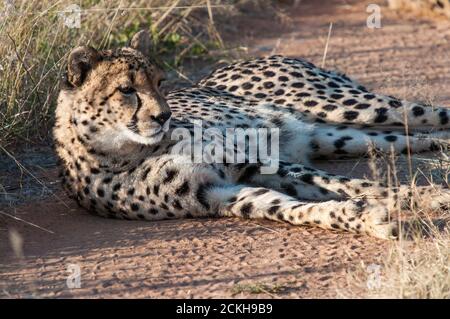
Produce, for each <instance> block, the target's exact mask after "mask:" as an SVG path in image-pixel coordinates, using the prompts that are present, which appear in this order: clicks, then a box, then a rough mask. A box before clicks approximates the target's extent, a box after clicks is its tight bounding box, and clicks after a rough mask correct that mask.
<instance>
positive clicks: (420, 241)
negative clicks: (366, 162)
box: [339, 150, 450, 299]
mask: <svg viewBox="0 0 450 319" xmlns="http://www.w3.org/2000/svg"><path fill="white" fill-rule="evenodd" d="M447 159H448V150H444V151H443V152H442V154H441V156H440V158H433V159H427V158H413V159H411V160H410V161H407V162H408V163H415V164H417V163H420V164H421V165H420V166H422V168H418V169H417V167H414V169H411V171H415V172H419V173H420V174H422V175H423V176H426V177H427V180H428V181H429V182H432V181H435V180H438V181H439V182H440V183H444V184H445V183H447V186H448V176H449V174H450V162H449V161H448V160H447ZM396 160H397V159H393V160H392V161H396ZM396 163H397V166H398V165H399V163H398V162H396ZM408 163H403V164H400V165H408ZM392 166H393V164H392V163H389V166H388V169H386V171H387V172H388V174H387V175H388V176H389V175H390V176H392V180H395V181H396V180H398V178H397V177H396V176H395V174H396V171H395V170H393V169H391V168H390V167H392ZM394 166H395V165H394ZM414 166H416V165H414ZM372 167H375V165H373V166H372ZM425 169H426V172H425ZM372 170H376V169H372ZM372 173H373V174H374V175H375V176H380V172H379V170H378V171H376V172H372ZM417 176H418V174H417V173H416V174H415V175H414V176H412V177H411V184H412V189H413V190H414V188H415V186H416V181H417ZM447 206H448V205H447ZM421 207H424V206H422V205H420V203H419V205H417V206H416V207H415V208H413V209H412V210H409V211H407V212H402V213H401V215H400V220H402V223H401V226H402V227H401V230H402V232H401V239H400V240H398V241H392V242H391V243H390V245H389V248H388V251H387V252H386V253H385V254H384V255H383V259H382V260H379V261H378V262H376V263H375V264H370V265H366V264H364V263H361V265H360V266H359V267H357V269H353V270H351V271H349V272H348V274H347V283H348V287H349V288H346V289H345V290H344V291H339V294H340V296H341V297H346V298H355V297H356V298H433V299H441V298H445V299H447V298H450V212H449V207H443V208H442V209H440V210H438V211H433V212H430V211H427V210H423V209H421Z"/></svg>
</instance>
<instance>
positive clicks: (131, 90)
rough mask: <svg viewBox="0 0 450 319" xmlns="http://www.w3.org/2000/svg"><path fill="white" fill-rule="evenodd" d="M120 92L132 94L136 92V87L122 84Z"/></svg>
mask: <svg viewBox="0 0 450 319" xmlns="http://www.w3.org/2000/svg"><path fill="white" fill-rule="evenodd" d="M118 89H119V91H120V93H122V94H124V95H131V94H133V93H134V92H136V90H135V89H134V88H132V87H131V86H120V87H119V88H118Z"/></svg>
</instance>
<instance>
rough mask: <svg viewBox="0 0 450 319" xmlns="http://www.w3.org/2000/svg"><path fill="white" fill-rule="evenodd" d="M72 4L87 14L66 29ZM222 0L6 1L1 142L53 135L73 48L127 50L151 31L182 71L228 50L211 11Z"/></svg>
mask: <svg viewBox="0 0 450 319" xmlns="http://www.w3.org/2000/svg"><path fill="white" fill-rule="evenodd" d="M73 3H76V4H77V5H79V6H80V8H81V10H82V11H81V24H80V27H79V28H69V27H67V26H66V25H65V24H64V19H63V17H62V15H64V14H66V15H67V14H69V13H67V12H65V11H66V10H67V7H68V6H69V5H71V4H73ZM220 3H221V2H220V0H219V1H217V0H216V1H214V3H212V1H205V0H192V1H182V0H169V1H163V0H146V1H144V0H136V1H131V0H114V1H107V0H81V1H80V0H77V1H73V0H59V1H50V0H19V1H8V0H5V1H2V2H0V43H1V46H0V145H2V146H4V147H6V146H9V145H11V144H13V143H14V144H17V143H23V142H29V141H36V140H42V139H45V138H46V137H48V132H49V129H50V128H51V126H52V115H53V109H54V106H55V97H56V94H57V93H58V90H59V88H58V84H59V82H60V79H61V77H62V74H63V70H64V62H65V58H66V55H67V54H68V52H69V50H70V49H71V48H73V47H76V46H78V45H92V46H94V47H97V48H106V47H112V46H117V45H123V44H124V43H126V42H127V41H128V40H129V39H130V36H131V35H132V34H133V33H134V32H136V31H137V30H139V29H141V28H148V29H149V30H150V31H151V33H152V36H153V40H154V43H155V47H154V50H155V53H157V54H158V56H164V57H166V61H168V64H169V65H172V66H176V65H177V64H178V63H179V62H180V60H182V59H183V58H185V57H191V56H198V55H201V54H203V53H205V52H206V51H207V50H208V47H209V46H216V47H217V46H220V45H221V40H220V37H218V35H217V32H215V28H214V25H213V23H212V21H213V20H212V19H213V15H212V12H213V10H216V9H217V8H216V7H214V5H215V4H220ZM199 6H200V7H204V9H202V8H198V7H199ZM208 6H209V8H208ZM205 7H206V8H205ZM83 10H84V11H83Z"/></svg>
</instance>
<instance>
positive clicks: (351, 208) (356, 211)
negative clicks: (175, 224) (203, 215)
mask: <svg viewBox="0 0 450 319" xmlns="http://www.w3.org/2000/svg"><path fill="white" fill-rule="evenodd" d="M208 197H209V199H210V200H211V201H212V202H213V203H216V205H217V207H218V211H219V215H221V216H238V217H243V218H265V219H270V220H275V221H280V222H288V223H290V224H293V225H311V226H317V227H320V228H323V229H335V230H344V231H349V232H353V233H358V234H359V233H361V234H367V235H370V236H373V237H377V238H383V239H390V238H395V237H396V236H397V235H398V224H397V223H396V222H392V221H390V218H389V214H388V210H387V208H386V207H384V206H383V205H373V204H368V203H367V202H366V201H363V200H359V201H352V200H346V201H334V200H330V201H325V202H320V203H314V202H303V201H299V200H297V199H295V198H293V197H290V196H288V195H285V194H282V193H279V192H277V191H274V190H271V189H268V188H258V187H246V186H243V185H238V186H229V187H223V186H220V187H214V188H212V189H210V191H209V192H208Z"/></svg>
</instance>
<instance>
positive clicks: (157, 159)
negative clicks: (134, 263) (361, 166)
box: [54, 32, 450, 238]
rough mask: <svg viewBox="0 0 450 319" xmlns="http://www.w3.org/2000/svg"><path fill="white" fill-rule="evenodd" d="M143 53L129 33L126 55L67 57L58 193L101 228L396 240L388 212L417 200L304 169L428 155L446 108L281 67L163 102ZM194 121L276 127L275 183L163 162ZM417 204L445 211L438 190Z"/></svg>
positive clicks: (248, 65) (426, 192) (157, 74)
mask: <svg viewBox="0 0 450 319" xmlns="http://www.w3.org/2000/svg"><path fill="white" fill-rule="evenodd" d="M148 43H149V41H148V38H147V35H146V33H145V32H140V33H138V34H137V35H136V36H135V37H134V38H133V40H132V41H131V46H130V47H125V48H121V49H118V50H116V51H97V50H95V49H93V48H88V47H79V48H76V49H74V50H73V51H72V52H71V54H70V56H69V61H68V68H67V86H66V87H65V88H63V89H62V90H61V93H60V96H59V99H58V107H57V110H56V124H55V128H54V136H55V144H56V149H57V153H58V155H59V157H60V158H61V160H62V167H63V170H62V180H63V184H64V186H65V188H66V189H67V191H68V192H69V193H70V194H71V195H72V196H73V197H74V198H75V199H76V200H77V201H78V202H79V203H80V205H81V206H83V207H85V208H87V209H88V210H89V211H91V212H94V213H96V214H99V215H102V216H107V217H114V218H122V219H145V220H161V219H171V218H192V217H201V216H240V217H243V218H267V219H272V220H276V221H282V222H288V223H291V224H294V225H315V226H318V227H322V228H324V229H340V230H345V231H350V232H356V233H364V234H368V235H371V236H376V237H380V238H390V237H391V236H395V235H396V232H397V230H396V224H395V223H393V222H391V221H390V220H389V218H388V209H389V207H388V204H389V203H392V202H394V203H399V204H406V203H408V202H409V199H410V198H413V197H414V198H415V197H417V196H416V195H417V194H413V193H412V192H411V191H409V189H408V188H407V187H400V188H388V187H386V186H385V185H382V184H380V183H378V182H372V181H368V180H360V179H351V178H347V177H344V176H336V175H333V174H330V173H327V172H323V171H320V170H317V169H315V168H313V167H311V165H310V162H309V161H310V159H312V158H315V157H326V158H333V157H342V156H346V157H355V156H364V155H365V154H366V153H367V150H368V147H369V145H372V146H375V147H376V148H378V149H380V150H382V151H390V150H391V149H393V150H395V151H397V152H405V151H406V150H407V147H409V148H410V150H411V151H413V152H419V151H426V150H430V149H434V148H435V147H436V145H437V144H436V139H444V140H448V138H449V135H450V131H449V129H450V123H449V117H450V111H449V109H447V108H444V107H431V106H429V105H424V104H421V103H411V102H407V101H402V100H399V99H396V98H394V97H389V96H384V95H380V94H375V93H372V92H369V91H368V90H367V89H366V88H364V87H363V86H361V85H360V84H358V83H356V82H354V81H352V80H351V79H349V78H348V77H347V76H345V75H343V74H338V73H335V72H330V71H326V70H323V69H320V68H318V67H316V66H314V65H313V64H311V63H309V62H306V61H304V60H301V59H293V58H287V57H282V56H271V57H268V58H259V59H254V60H250V61H245V62H239V63H235V64H232V65H229V66H226V67H223V68H219V69H217V70H215V71H214V72H213V73H212V74H211V75H210V76H208V77H206V78H204V79H203V80H201V81H200V82H199V83H198V84H197V85H195V86H193V87H191V88H186V89H182V90H177V91H172V92H170V93H169V94H168V95H167V96H166V97H164V96H163V95H162V93H161V91H160V88H159V84H160V80H161V79H162V77H163V74H162V72H161V71H160V70H159V69H158V67H157V66H156V64H155V63H153V62H152V61H150V60H149V59H147V58H146V57H145V56H144V54H143V52H148V51H149V50H148V47H146V46H148ZM193 120H202V121H203V125H204V128H208V127H214V128H216V129H218V130H220V131H222V132H224V131H225V129H226V128H227V127H240V128H249V127H252V128H260V127H267V128H279V129H280V132H281V133H280V134H281V136H280V143H281V145H280V157H281V161H280V165H279V168H278V170H277V172H276V173H274V174H270V175H268V174H262V172H261V167H262V166H261V163H256V164H255V163H253V164H252V163H239V164H229V163H212V164H207V163H197V164H195V163H188V161H186V160H187V159H186V158H184V157H183V156H182V155H174V154H173V153H172V152H171V150H172V148H173V147H174V145H175V143H176V141H173V140H172V139H170V136H171V133H172V132H173V130H175V129H176V128H187V129H189V130H193V124H192V122H193ZM406 121H407V122H408V127H409V132H408V134H405V133H404V131H405V128H404V126H405V122H406ZM203 142H204V143H208V141H207V140H203ZM418 195H420V197H422V198H425V199H426V201H425V202H426V203H427V204H428V205H429V206H430V207H435V206H437V205H440V204H447V203H449V202H450V195H449V192H448V191H447V190H440V191H436V189H434V188H433V189H432V188H427V187H424V188H420V189H419V194H418Z"/></svg>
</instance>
